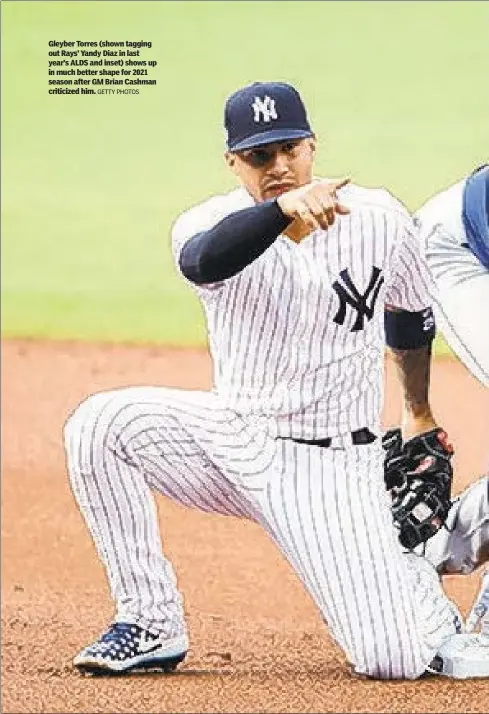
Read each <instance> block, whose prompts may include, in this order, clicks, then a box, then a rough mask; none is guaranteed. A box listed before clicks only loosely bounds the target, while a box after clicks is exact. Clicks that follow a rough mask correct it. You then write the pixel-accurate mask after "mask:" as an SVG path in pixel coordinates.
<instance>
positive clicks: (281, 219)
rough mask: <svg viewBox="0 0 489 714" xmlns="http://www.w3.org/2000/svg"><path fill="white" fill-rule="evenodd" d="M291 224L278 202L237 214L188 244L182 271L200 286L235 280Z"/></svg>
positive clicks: (180, 258) (182, 257)
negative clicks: (230, 279)
mask: <svg viewBox="0 0 489 714" xmlns="http://www.w3.org/2000/svg"><path fill="white" fill-rule="evenodd" d="M289 223H290V219H289V218H288V217H287V216H285V215H284V214H283V213H282V211H281V210H280V208H279V206H278V204H277V202H276V201H272V202H267V203H262V204H258V205H256V206H252V207H250V208H244V209H242V210H240V211H236V212H235V213H232V214H230V215H229V216H226V217H225V218H223V219H222V220H220V221H219V222H218V223H217V224H216V225H215V226H213V227H212V228H210V229H209V230H207V231H201V232H199V233H197V234H195V235H194V236H192V237H191V238H190V239H189V240H188V241H187V242H186V243H185V244H184V246H183V247H182V250H181V252H180V255H179V267H180V270H181V271H182V273H183V275H184V276H185V277H186V278H187V279H188V280H190V281H191V282H193V283H195V284H196V285H205V284H209V283H217V282H221V281H223V280H226V279H227V278H231V277H232V276H234V275H237V273H239V272H241V270H243V268H245V267H246V266H247V265H249V264H250V263H252V262H253V261H254V260H256V258H258V257H259V256H260V255H261V254H262V253H264V252H265V250H266V249H267V248H269V247H270V245H271V244H272V243H273V242H274V241H275V240H276V238H277V236H278V235H279V234H280V233H281V232H282V231H283V230H284V229H285V228H286V226H287V225H288V224H289Z"/></svg>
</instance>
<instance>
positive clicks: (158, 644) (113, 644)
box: [73, 622, 189, 675]
mask: <svg viewBox="0 0 489 714" xmlns="http://www.w3.org/2000/svg"><path fill="white" fill-rule="evenodd" d="M188 646H189V645H188V639H187V636H186V635H180V636H179V637H173V638H168V637H165V636H163V635H155V634H153V633H151V632H149V631H148V630H145V629H144V628H142V627H140V626H139V625H133V624H131V623H128V622H115V623H114V624H112V625H111V626H110V627H109V629H108V630H107V631H106V632H104V633H103V635H101V637H100V639H98V640H97V641H96V642H94V643H93V644H91V645H89V646H88V647H86V648H85V649H84V650H82V651H81V652H80V653H79V654H78V655H77V656H76V657H75V658H74V660H73V665H74V666H75V667H76V668H77V669H78V670H79V671H80V672H82V673H84V674H95V675H103V674H126V673H128V672H134V671H137V670H144V671H148V670H153V671H163V672H171V671H173V670H174V669H175V667H176V666H177V665H178V664H179V663H180V662H182V661H183V660H184V659H185V655H186V654H187V650H188Z"/></svg>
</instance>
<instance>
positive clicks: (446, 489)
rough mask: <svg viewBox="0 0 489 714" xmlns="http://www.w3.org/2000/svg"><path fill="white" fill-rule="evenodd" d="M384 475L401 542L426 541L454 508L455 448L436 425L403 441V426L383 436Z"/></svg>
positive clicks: (414, 544)
mask: <svg viewBox="0 0 489 714" xmlns="http://www.w3.org/2000/svg"><path fill="white" fill-rule="evenodd" d="M382 445H383V447H384V451H385V461H384V477H385V483H386V487H387V489H388V490H389V491H390V495H391V497H392V514H393V518H394V523H395V524H396V526H397V528H398V530H399V540H400V542H401V544H402V545H403V546H404V547H405V548H408V549H409V550H411V549H413V548H416V547H417V546H418V545H420V544H421V543H425V542H426V541H427V540H429V539H430V538H431V537H432V536H434V535H435V534H436V533H437V532H438V531H439V529H440V528H441V526H442V525H443V524H444V523H445V521H446V519H447V517H448V513H449V510H450V507H451V499H450V494H451V487H452V479H453V469H452V465H451V458H452V456H453V448H452V446H451V445H450V444H449V443H448V440H447V435H446V432H445V431H443V429H441V428H439V427H437V428H435V429H432V430H430V431H428V432H426V433H424V434H421V435H419V436H415V437H413V438H411V439H409V440H408V441H407V442H405V443H404V444H403V442H402V435H401V430H400V429H392V430H390V431H388V432H386V434H385V435H384V437H383V439H382Z"/></svg>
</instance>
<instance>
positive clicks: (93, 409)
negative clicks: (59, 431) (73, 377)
mask: <svg viewBox="0 0 489 714" xmlns="http://www.w3.org/2000/svg"><path fill="white" fill-rule="evenodd" d="M112 394H113V392H99V393H97V394H92V395H91V396H89V397H87V398H86V399H84V400H83V401H82V402H80V404H79V405H78V406H77V407H76V408H75V409H74V411H73V412H72V413H71V415H70V416H69V417H68V419H67V420H66V422H65V424H64V427H63V438H64V445H65V450H66V452H67V454H68V456H70V454H72V453H73V451H74V450H77V449H79V448H80V445H81V443H82V441H83V440H84V439H87V438H92V433H93V428H94V427H95V425H96V424H97V420H98V419H99V417H100V414H101V412H102V411H103V410H104V409H105V407H106V405H107V403H108V401H109V400H110V399H111V396H112Z"/></svg>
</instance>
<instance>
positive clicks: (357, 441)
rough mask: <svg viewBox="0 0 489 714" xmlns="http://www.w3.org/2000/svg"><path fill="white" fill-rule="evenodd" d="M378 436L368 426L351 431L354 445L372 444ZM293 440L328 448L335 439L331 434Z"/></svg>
mask: <svg viewBox="0 0 489 714" xmlns="http://www.w3.org/2000/svg"><path fill="white" fill-rule="evenodd" d="M376 438H377V437H376V436H375V434H374V433H373V432H371V431H370V429H367V428H366V427H364V428H363V429H357V430H356V431H352V432H351V442H352V444H353V445H354V446H361V445H362V444H371V443H372V442H373V441H375V439H376ZM291 441H296V442H297V443H298V444H310V445H311V446H323V447H325V448H328V447H329V446H331V442H332V441H333V439H332V437H330V436H329V437H328V438H327V439H315V440H311V441H310V440H309V439H291Z"/></svg>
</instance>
